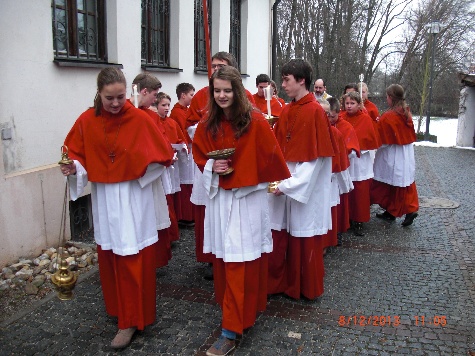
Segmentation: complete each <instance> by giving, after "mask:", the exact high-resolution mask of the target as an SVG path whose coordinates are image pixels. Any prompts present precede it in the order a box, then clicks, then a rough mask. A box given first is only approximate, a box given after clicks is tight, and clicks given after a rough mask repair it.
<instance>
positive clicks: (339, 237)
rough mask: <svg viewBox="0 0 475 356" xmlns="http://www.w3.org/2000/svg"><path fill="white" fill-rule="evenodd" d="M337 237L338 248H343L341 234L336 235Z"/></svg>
mask: <svg viewBox="0 0 475 356" xmlns="http://www.w3.org/2000/svg"><path fill="white" fill-rule="evenodd" d="M336 236H337V244H336V245H337V246H341V240H342V239H343V236H342V235H341V232H339V233H338V234H336Z"/></svg>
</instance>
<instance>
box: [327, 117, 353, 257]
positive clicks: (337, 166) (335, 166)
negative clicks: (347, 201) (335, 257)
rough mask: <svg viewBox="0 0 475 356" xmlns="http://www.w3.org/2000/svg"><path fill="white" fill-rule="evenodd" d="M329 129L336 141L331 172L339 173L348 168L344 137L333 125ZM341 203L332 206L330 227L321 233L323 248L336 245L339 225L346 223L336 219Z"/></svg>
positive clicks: (348, 161)
mask: <svg viewBox="0 0 475 356" xmlns="http://www.w3.org/2000/svg"><path fill="white" fill-rule="evenodd" d="M331 129H332V132H333V136H334V137H335V140H336V142H337V143H338V150H337V151H336V152H335V156H333V157H332V173H339V172H343V171H344V170H346V169H348V167H349V166H350V160H349V159H348V155H347V154H346V146H345V139H344V137H343V135H342V133H341V132H340V131H338V129H337V128H336V127H334V126H332V127H331ZM341 203H342V202H341V200H340V203H339V204H337V205H335V206H332V229H331V230H329V231H328V232H327V233H326V234H325V235H323V248H326V247H330V246H336V245H337V244H338V237H337V233H338V232H341V230H340V225H342V226H345V225H346V224H345V222H344V221H343V222H339V221H338V207H339V206H340V205H341ZM343 218H344V217H343ZM347 224H348V225H349V217H348V219H347ZM347 229H348V228H347ZM345 231H346V230H345Z"/></svg>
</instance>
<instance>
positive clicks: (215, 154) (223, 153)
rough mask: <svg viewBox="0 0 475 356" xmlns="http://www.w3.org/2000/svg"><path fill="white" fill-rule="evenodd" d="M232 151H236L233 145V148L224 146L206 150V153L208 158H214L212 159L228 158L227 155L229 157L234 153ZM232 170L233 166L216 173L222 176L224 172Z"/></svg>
mask: <svg viewBox="0 0 475 356" xmlns="http://www.w3.org/2000/svg"><path fill="white" fill-rule="evenodd" d="M234 151H236V149H235V148H234V147H233V148H225V149H222V150H216V151H211V152H208V153H207V154H206V155H207V156H208V158H210V159H214V160H217V159H228V158H229V157H231V156H232V155H233V154H234ZM232 171H234V168H232V167H229V168H228V169H227V170H226V171H224V172H223V173H218V174H219V175H221V176H224V175H226V174H229V173H231V172H232Z"/></svg>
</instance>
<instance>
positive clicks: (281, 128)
mask: <svg viewBox="0 0 475 356" xmlns="http://www.w3.org/2000/svg"><path fill="white" fill-rule="evenodd" d="M274 132H275V135H276V138H277V141H278V142H279V145H280V147H281V149H282V152H283V154H284V157H285V160H286V161H287V162H308V161H313V160H315V159H317V158H319V157H331V156H333V155H334V154H335V151H336V150H337V143H336V141H335V138H334V137H333V134H332V132H331V128H330V123H329V121H328V119H327V118H326V115H325V112H324V111H323V109H322V107H321V106H320V104H318V103H317V101H316V99H315V96H314V95H313V93H308V94H307V95H305V96H304V97H303V98H301V99H300V100H298V101H292V102H291V103H290V104H288V105H286V106H285V108H284V109H283V110H282V113H281V116H280V118H279V121H277V123H276V124H275V125H274ZM272 239H273V243H274V248H273V251H272V253H271V254H270V255H269V279H268V293H269V294H273V293H282V292H283V293H285V294H287V295H288V296H290V297H292V298H295V299H298V298H300V295H301V294H303V295H304V296H305V297H306V298H309V299H314V298H316V297H318V296H319V295H321V294H322V293H323V277H324V274H325V272H324V265H323V244H322V242H323V241H322V237H321V236H312V237H305V238H301V237H294V236H291V235H290V234H289V233H288V232H287V231H274V230H273V231H272Z"/></svg>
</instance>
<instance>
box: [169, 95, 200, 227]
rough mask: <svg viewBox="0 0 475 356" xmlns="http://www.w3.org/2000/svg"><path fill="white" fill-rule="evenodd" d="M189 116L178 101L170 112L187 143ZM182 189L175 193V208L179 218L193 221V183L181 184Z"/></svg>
mask: <svg viewBox="0 0 475 356" xmlns="http://www.w3.org/2000/svg"><path fill="white" fill-rule="evenodd" d="M187 116H188V108H187V107H186V106H183V105H181V104H180V103H176V104H175V105H174V106H173V109H172V111H171V113H170V118H171V119H173V120H174V121H175V122H176V123H177V124H178V126H180V129H181V131H182V132H183V134H184V135H185V139H186V143H187V144H188V145H191V138H190V136H189V135H188V132H187V131H186V117H187ZM180 188H181V191H179V192H177V193H176V194H175V198H176V199H175V210H176V213H177V219H178V220H185V221H193V220H194V218H193V204H192V203H191V201H190V196H191V190H192V188H193V184H180Z"/></svg>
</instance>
